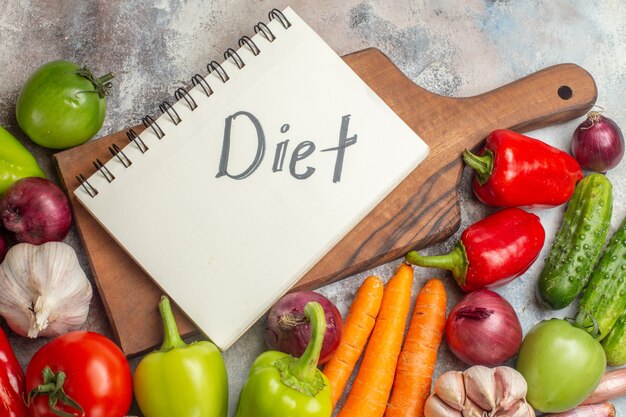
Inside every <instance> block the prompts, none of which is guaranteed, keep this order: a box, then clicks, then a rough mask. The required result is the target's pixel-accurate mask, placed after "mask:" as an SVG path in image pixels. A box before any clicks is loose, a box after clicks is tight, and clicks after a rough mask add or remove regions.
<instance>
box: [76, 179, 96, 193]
mask: <svg viewBox="0 0 626 417" xmlns="http://www.w3.org/2000/svg"><path fill="white" fill-rule="evenodd" d="M76 180H77V181H78V182H79V183H80V185H81V187H83V188H84V189H85V191H87V194H89V195H90V196H91V198H93V197H95V196H97V195H98V190H96V189H95V188H94V187H93V186H92V185H91V184H90V183H89V181H87V178H85V176H84V175H83V174H78V175H77V176H76Z"/></svg>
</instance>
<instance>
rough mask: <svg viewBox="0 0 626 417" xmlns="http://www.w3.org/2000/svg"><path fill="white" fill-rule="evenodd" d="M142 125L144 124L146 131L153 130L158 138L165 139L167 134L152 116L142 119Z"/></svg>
mask: <svg viewBox="0 0 626 417" xmlns="http://www.w3.org/2000/svg"><path fill="white" fill-rule="evenodd" d="M141 123H143V126H144V127H145V128H146V129H147V128H149V127H150V128H152V130H153V131H154V134H155V135H156V137H157V138H159V139H163V137H164V136H165V132H163V129H161V126H159V124H158V123H157V122H156V120H154V118H153V117H152V116H150V115H149V114H147V115H146V116H144V117H143V118H142V119H141Z"/></svg>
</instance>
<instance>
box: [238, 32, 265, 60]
mask: <svg viewBox="0 0 626 417" xmlns="http://www.w3.org/2000/svg"><path fill="white" fill-rule="evenodd" d="M244 45H245V46H247V47H248V48H250V51H252V54H253V55H254V56H257V55H258V54H260V53H261V50H260V49H259V47H258V46H256V43H254V41H253V40H252V39H250V37H249V36H242V37H241V38H239V46H240V47H243V46H244Z"/></svg>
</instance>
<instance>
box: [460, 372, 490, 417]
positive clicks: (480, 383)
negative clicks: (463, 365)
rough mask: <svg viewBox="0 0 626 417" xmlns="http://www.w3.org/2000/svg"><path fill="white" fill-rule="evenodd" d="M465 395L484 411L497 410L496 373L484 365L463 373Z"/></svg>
mask: <svg viewBox="0 0 626 417" xmlns="http://www.w3.org/2000/svg"><path fill="white" fill-rule="evenodd" d="M463 382H464V383H465V395H467V397H469V399H471V400H472V401H473V402H475V403H476V404H477V405H478V406H479V407H480V408H482V409H483V410H488V411H493V410H494V409H495V408H496V379H495V377H494V371H493V369H491V368H487V367H486V366H482V365H475V366H472V367H471V368H469V369H466V370H465V371H463Z"/></svg>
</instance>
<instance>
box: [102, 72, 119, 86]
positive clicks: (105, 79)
mask: <svg viewBox="0 0 626 417" xmlns="http://www.w3.org/2000/svg"><path fill="white" fill-rule="evenodd" d="M113 78H115V74H113V73H112V72H109V73H108V74H104V75H103V76H102V77H100V78H98V82H99V83H100V84H101V85H105V84H106V83H107V82H109V81H111V80H112V79H113Z"/></svg>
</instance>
